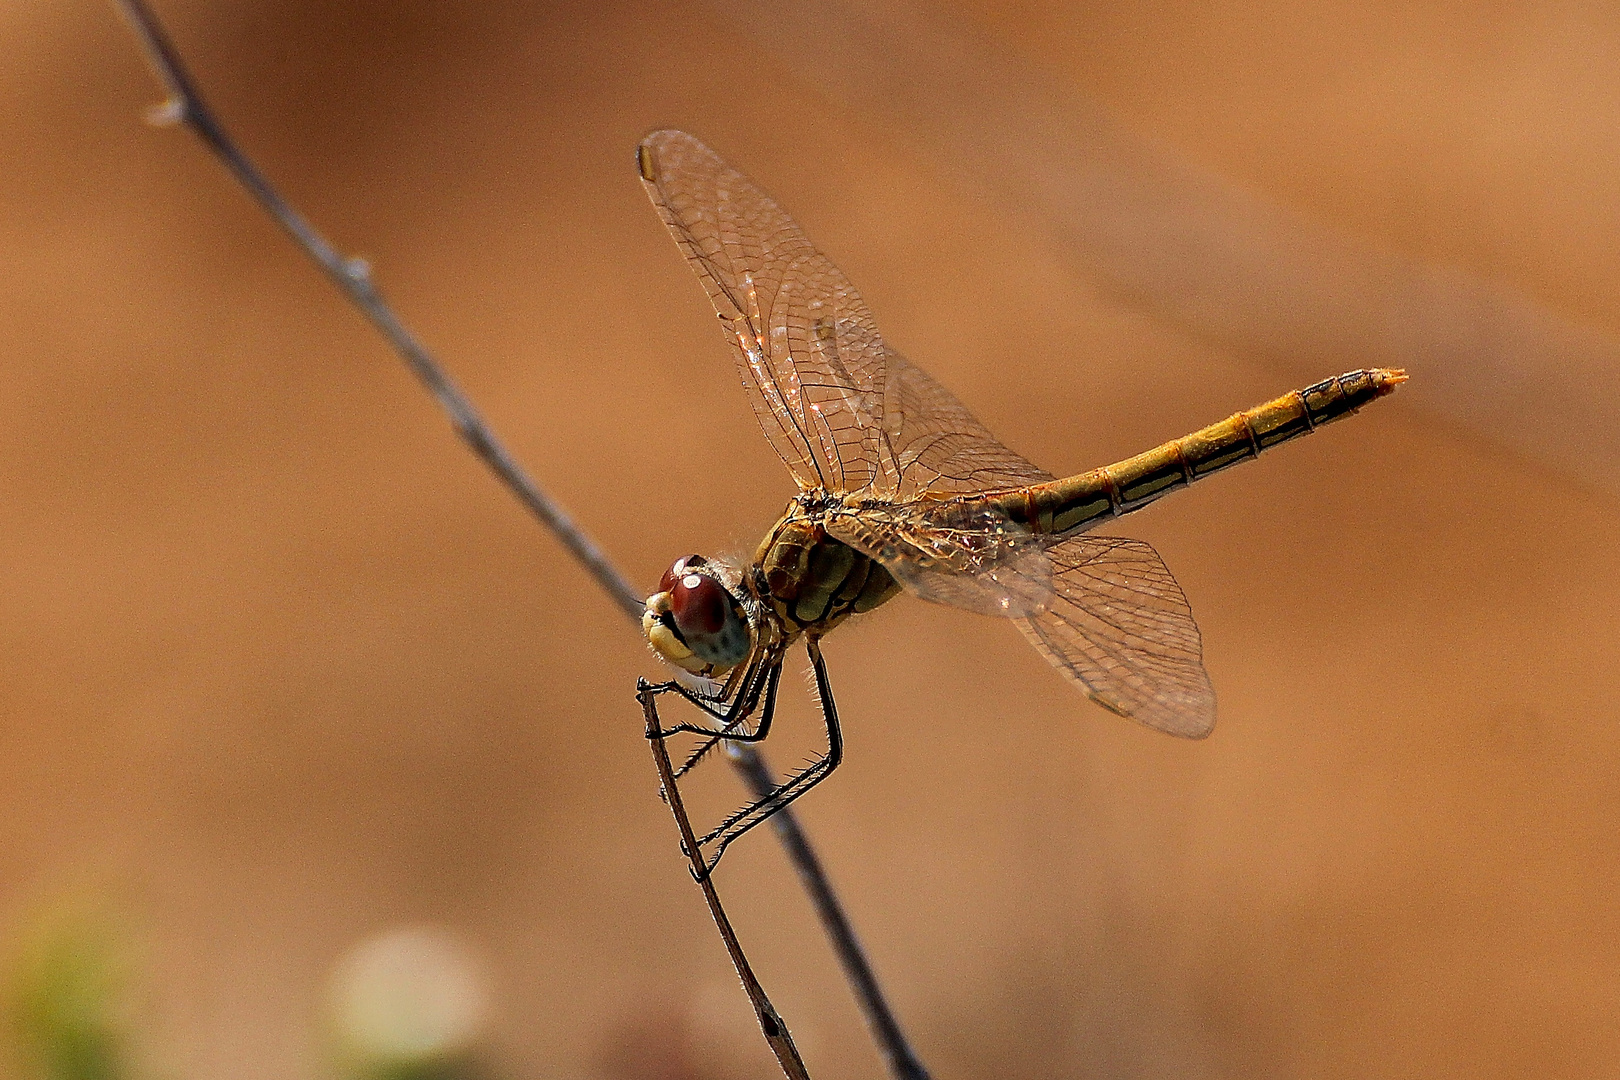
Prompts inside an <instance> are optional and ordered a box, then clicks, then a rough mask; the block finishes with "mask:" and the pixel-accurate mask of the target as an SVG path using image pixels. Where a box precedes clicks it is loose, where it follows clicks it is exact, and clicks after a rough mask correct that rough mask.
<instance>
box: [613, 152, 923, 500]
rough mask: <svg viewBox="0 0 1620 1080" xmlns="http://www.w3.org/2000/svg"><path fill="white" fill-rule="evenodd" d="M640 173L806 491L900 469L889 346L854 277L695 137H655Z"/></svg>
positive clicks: (859, 483) (869, 481) (851, 484)
mask: <svg viewBox="0 0 1620 1080" xmlns="http://www.w3.org/2000/svg"><path fill="white" fill-rule="evenodd" d="M641 174H642V180H643V182H644V183H645V185H646V187H647V193H648V195H649V196H650V197H651V198H652V201H653V204H654V205H655V206H656V207H657V208H658V213H659V216H660V217H662V218H663V220H664V224H665V225H667V226H668V227H669V231H670V233H671V234H672V235H673V236H674V237H675V242H676V243H677V244H679V245H680V248H681V251H682V252H683V253H684V254H685V255H686V257H687V260H688V261H689V262H690V263H691V265H692V268H693V269H694V270H695V271H696V272H697V275H698V278H699V279H700V280H701V281H702V282H703V288H704V290H705V291H706V292H707V293H708V294H709V299H710V301H711V302H712V303H713V304H714V309H715V311H716V312H718V313H719V315H720V318H721V320H722V322H723V323H724V324H725V328H726V334H727V337H728V338H729V340H730V342H731V344H732V346H733V347H734V348H735V349H736V350H737V363H738V367H739V368H740V369H741V372H742V376H743V384H744V385H745V386H746V387H747V388H748V391H749V396H750V398H751V400H752V402H753V406H754V412H755V414H756V415H757V416H758V417H759V422H760V425H761V426H762V427H763V428H764V429H765V437H766V438H767V439H769V440H770V443H771V446H772V447H773V448H774V449H775V450H776V452H777V453H778V454H779V455H781V457H782V460H783V461H785V462H787V465H788V468H790V469H791V470H793V475H794V477H795V479H797V480H798V483H799V486H800V488H803V489H809V488H818V487H819V488H825V489H826V490H828V491H833V492H846V491H856V490H860V489H863V488H867V487H869V486H872V485H873V484H874V482H875V481H878V480H879V479H880V478H881V477H882V476H884V475H885V474H887V475H889V476H892V475H893V474H894V470H893V467H892V466H890V467H889V468H887V469H885V468H884V467H883V465H882V464H880V459H881V455H882V453H883V450H882V437H881V433H882V422H883V390H882V388H883V386H884V382H885V371H884V362H885V356H884V353H885V350H884V347H883V340H882V338H880V337H879V336H878V331H877V327H876V325H875V324H874V323H873V321H872V314H871V312H870V311H868V310H867V307H866V304H865V302H864V301H863V300H862V299H861V297H860V294H859V293H857V292H856V291H855V288H854V286H852V285H851V284H850V283H849V280H848V279H847V278H845V277H844V275H843V273H842V272H840V271H839V269H838V268H837V267H836V266H834V265H833V264H832V261H831V260H829V259H828V258H827V257H826V256H825V255H822V254H821V253H820V252H819V251H817V250H816V249H815V247H814V246H813V245H812V244H811V243H810V241H809V240H808V239H806V238H805V236H804V233H803V232H801V231H800V230H799V227H798V226H797V225H796V224H794V222H793V219H792V218H790V217H788V216H787V214H786V213H784V212H783V211H782V209H781V207H779V206H777V205H776V203H775V202H774V201H772V199H771V198H770V196H768V195H766V194H765V193H764V192H763V191H761V190H760V189H759V188H758V187H757V186H755V184H754V182H753V181H751V180H749V179H748V178H747V177H746V176H744V175H743V174H742V173H741V172H739V171H737V170H736V169H734V168H732V167H731V166H729V165H727V164H726V163H725V162H724V161H722V160H721V159H720V157H719V156H718V155H717V154H715V153H714V151H712V150H710V149H709V148H708V147H707V146H704V145H703V144H702V143H701V142H699V141H698V140H697V139H694V138H693V137H692V136H690V135H687V134H685V133H684V132H680V131H657V132H654V133H653V134H651V135H649V136H647V138H646V139H644V140H643V141H642V143H641ZM886 486H892V484H890V485H886Z"/></svg>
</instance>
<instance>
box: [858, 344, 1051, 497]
mask: <svg viewBox="0 0 1620 1080" xmlns="http://www.w3.org/2000/svg"><path fill="white" fill-rule="evenodd" d="M886 366H887V368H888V382H887V384H886V386H885V388H884V401H883V422H884V431H885V435H886V437H887V440H888V444H889V452H890V454H891V455H892V457H893V459H894V462H895V465H896V467H897V468H898V469H899V472H900V483H899V490H898V493H897V497H898V498H899V499H900V500H908V499H914V498H917V497H918V496H921V495H928V494H933V495H944V494H965V493H969V492H978V491H996V490H1005V489H1007V488H1019V487H1026V486H1028V485H1030V484H1044V483H1045V482H1046V481H1048V480H1050V479H1052V474H1051V473H1049V472H1047V471H1045V470H1044V469H1041V468H1039V467H1037V466H1035V465H1033V464H1031V463H1030V462H1029V461H1027V460H1025V459H1024V458H1022V457H1020V456H1019V455H1018V454H1015V453H1014V452H1013V451H1011V450H1009V449H1007V447H1005V446H1003V445H1001V443H1000V442H998V441H997V440H996V437H995V436H994V435H991V434H990V432H989V431H988V430H986V429H985V426H984V425H983V424H981V423H979V421H978V420H977V419H976V418H975V417H974V415H973V414H972V413H970V412H968V410H967V407H966V406H965V405H963V404H962V403H961V402H960V401H958V400H956V397H955V395H953V394H952V393H951V392H950V391H949V390H947V389H945V388H944V387H943V386H941V385H940V384H939V383H937V382H935V381H934V379H933V378H932V377H931V376H930V375H929V374H928V373H927V372H926V371H924V370H923V369H922V368H919V367H917V366H916V365H914V364H912V363H911V362H910V361H908V360H907V359H906V358H905V357H903V356H901V355H900V354H899V353H897V352H895V351H894V350H893V349H890V350H889V351H888V363H887V365H886Z"/></svg>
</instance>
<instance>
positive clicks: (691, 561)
mask: <svg viewBox="0 0 1620 1080" xmlns="http://www.w3.org/2000/svg"><path fill="white" fill-rule="evenodd" d="M688 565H691V566H702V565H703V556H701V555H682V556H681V557H680V558H678V559H676V560H675V565H674V566H671V567H670V568H669V569H668V570H665V571H664V576H663V577H661V578H659V579H658V591H659V592H669V591H670V590H671V589H673V588H674V587H675V583H676V582H677V581H679V580H681V578H682V577H684V576H685V574H686V568H687V566H688Z"/></svg>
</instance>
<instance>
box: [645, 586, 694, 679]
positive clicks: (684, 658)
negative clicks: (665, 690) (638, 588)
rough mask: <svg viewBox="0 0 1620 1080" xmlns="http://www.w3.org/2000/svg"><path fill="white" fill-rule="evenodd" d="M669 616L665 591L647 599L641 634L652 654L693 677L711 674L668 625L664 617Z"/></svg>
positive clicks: (667, 598)
mask: <svg viewBox="0 0 1620 1080" xmlns="http://www.w3.org/2000/svg"><path fill="white" fill-rule="evenodd" d="M669 614H670V596H669V591H668V590H667V589H666V590H665V591H663V592H656V593H653V594H652V595H651V596H649V597H647V610H646V611H645V612H643V613H642V616H641V632H642V633H643V634H645V635H646V637H647V644H649V645H651V646H652V649H653V652H655V653H657V654H658V657H659V659H661V660H663V661H664V662H665V663H667V664H673V665H674V666H676V667H678V668H680V669H681V670H683V671H690V672H691V673H692V674H694V675H709V674H711V673H712V668H711V665H709V664H707V663H705V662H704V661H702V660H700V659H698V657H697V655H696V654H695V653H693V652H692V650H691V649H689V648H687V647H686V643H685V642H683V641H681V639H680V637H679V636H677V635H676V633H675V631H674V629H672V628H671V627H670V626H669V625H668V622H667V620H666V619H665V616H667V615H669Z"/></svg>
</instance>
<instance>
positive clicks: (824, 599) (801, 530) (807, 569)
mask: <svg viewBox="0 0 1620 1080" xmlns="http://www.w3.org/2000/svg"><path fill="white" fill-rule="evenodd" d="M837 505H838V504H837V501H836V500H828V499H825V498H822V499H819V500H812V499H809V498H806V497H801V498H800V499H799V500H797V501H795V502H794V503H793V504H791V505H790V506H789V507H788V510H787V513H786V514H784V515H782V519H781V520H780V521H778V522H777V523H776V525H775V526H774V527H773V528H772V529H771V531H770V532H769V533H767V534H766V536H765V539H764V540H763V541H761V543H760V545H759V550H758V552H757V553H756V554H755V556H754V572H755V579H756V588H757V590H758V592H759V593H760V595H761V599H763V600H764V601H765V603H766V604H767V605H768V606H769V608H770V610H771V611H772V612H773V613H774V614H775V615H776V617H777V618H778V619H779V620H781V622H782V624H783V627H784V629H785V630H787V631H788V632H789V633H800V632H808V633H814V634H823V633H826V632H827V631H828V630H831V629H832V628H833V627H834V626H836V625H838V624H839V623H840V622H842V621H844V620H845V619H847V618H848V617H849V616H851V615H855V614H860V613H864V612H867V611H871V610H872V609H873V608H875V607H877V606H878V605H879V604H881V603H883V602H884V601H885V600H887V599H889V598H890V597H891V596H894V595H895V594H896V593H898V592H899V591H900V586H899V584H897V583H896V582H895V580H894V578H892V577H890V576H889V572H888V571H887V570H885V569H883V567H882V566H880V565H879V564H878V563H876V562H873V561H872V560H871V559H870V558H868V557H867V556H865V555H863V554H861V553H860V552H858V551H856V550H855V549H854V548H852V547H850V546H849V545H848V544H845V543H843V542H841V541H839V540H835V539H834V538H833V537H831V536H829V535H828V534H827V530H826V528H825V526H824V525H823V524H822V518H823V516H824V515H825V513H826V511H827V510H829V509H834V508H836V506H837Z"/></svg>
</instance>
